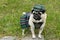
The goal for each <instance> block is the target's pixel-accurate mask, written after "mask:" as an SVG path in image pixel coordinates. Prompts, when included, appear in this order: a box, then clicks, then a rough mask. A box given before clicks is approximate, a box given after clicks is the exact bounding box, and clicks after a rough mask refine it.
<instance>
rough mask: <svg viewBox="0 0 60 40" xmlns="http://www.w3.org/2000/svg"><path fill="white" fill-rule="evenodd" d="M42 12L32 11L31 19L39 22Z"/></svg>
mask: <svg viewBox="0 0 60 40" xmlns="http://www.w3.org/2000/svg"><path fill="white" fill-rule="evenodd" d="M44 12H45V11H44V10H43V11H34V10H33V11H32V13H33V18H34V19H35V20H40V19H41V15H42V14H44Z"/></svg>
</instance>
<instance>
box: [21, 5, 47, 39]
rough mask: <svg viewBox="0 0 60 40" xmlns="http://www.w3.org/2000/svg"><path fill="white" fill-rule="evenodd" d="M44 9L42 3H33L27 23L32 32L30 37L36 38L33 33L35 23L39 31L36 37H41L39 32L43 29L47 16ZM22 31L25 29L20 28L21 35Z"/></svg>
mask: <svg viewBox="0 0 60 40" xmlns="http://www.w3.org/2000/svg"><path fill="white" fill-rule="evenodd" d="M45 11H46V9H45V7H44V5H35V6H34V7H33V9H32V12H31V14H30V17H29V21H28V23H29V25H30V30H31V33H32V38H36V35H35V32H34V30H35V25H36V27H38V26H39V27H38V28H39V33H38V37H39V38H41V33H42V31H43V29H44V26H45V24H46V18H47V14H46V12H45ZM23 14H25V13H23ZM24 31H25V29H23V30H22V35H24Z"/></svg>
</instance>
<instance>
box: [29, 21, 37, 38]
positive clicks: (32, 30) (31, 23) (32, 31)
mask: <svg viewBox="0 0 60 40" xmlns="http://www.w3.org/2000/svg"><path fill="white" fill-rule="evenodd" d="M29 25H30V28H31V33H32V38H36V36H35V33H34V29H35V28H34V24H33V22H29Z"/></svg>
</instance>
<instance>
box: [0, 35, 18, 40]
mask: <svg viewBox="0 0 60 40" xmlns="http://www.w3.org/2000/svg"><path fill="white" fill-rule="evenodd" d="M0 40H17V38H16V37H13V36H5V37H2V38H0Z"/></svg>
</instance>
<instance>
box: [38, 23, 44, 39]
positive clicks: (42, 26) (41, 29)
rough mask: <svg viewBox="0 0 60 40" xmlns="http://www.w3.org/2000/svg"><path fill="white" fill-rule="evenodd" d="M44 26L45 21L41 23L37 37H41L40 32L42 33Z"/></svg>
mask: <svg viewBox="0 0 60 40" xmlns="http://www.w3.org/2000/svg"><path fill="white" fill-rule="evenodd" d="M44 26H45V23H43V24H42V25H41V27H40V30H39V34H38V37H39V38H41V33H42V31H43V29H44Z"/></svg>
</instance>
